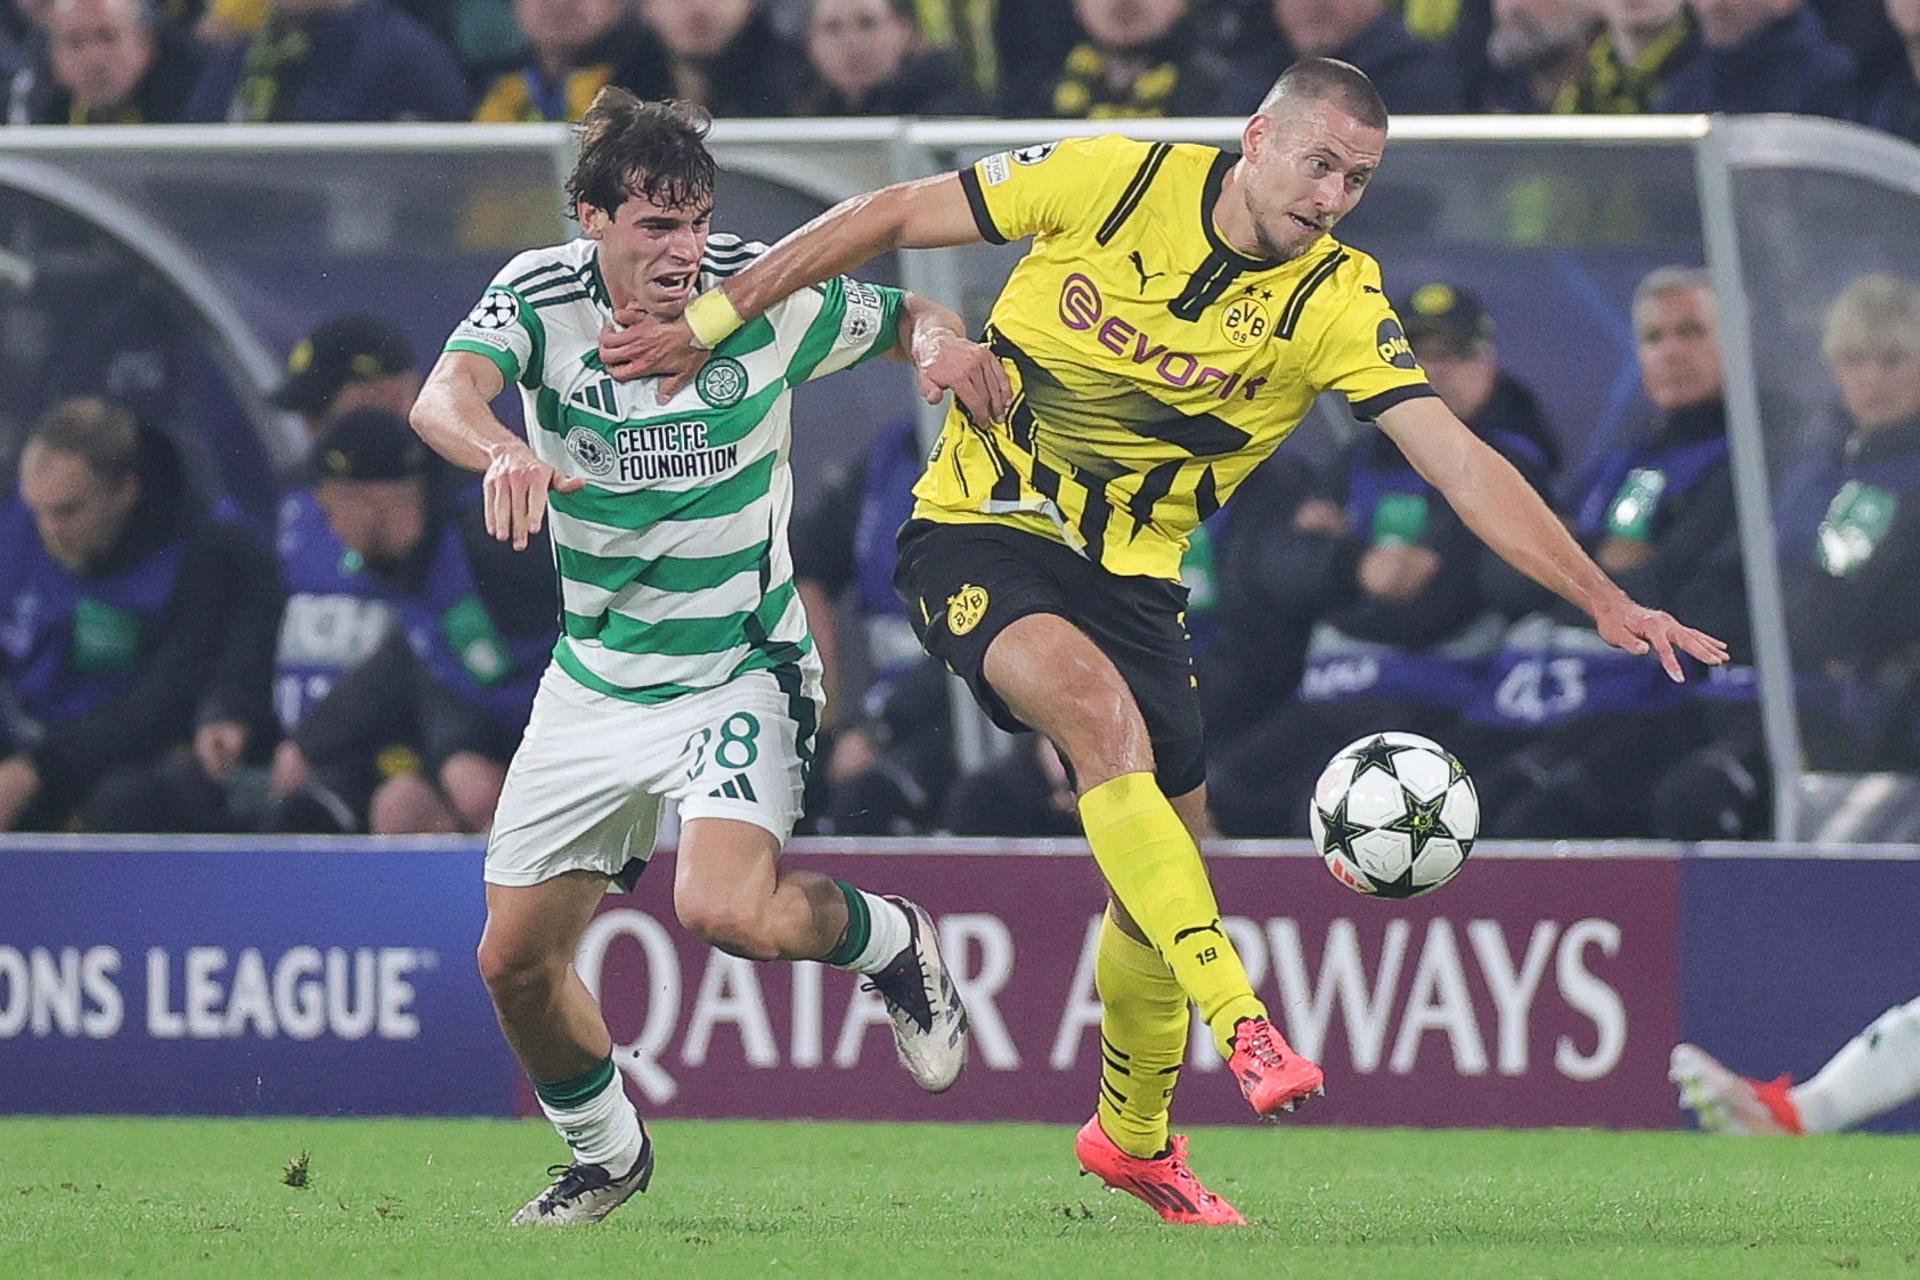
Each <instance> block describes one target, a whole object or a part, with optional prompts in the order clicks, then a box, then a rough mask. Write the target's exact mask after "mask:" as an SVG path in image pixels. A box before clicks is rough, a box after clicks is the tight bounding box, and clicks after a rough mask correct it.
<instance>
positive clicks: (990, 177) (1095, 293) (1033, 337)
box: [913, 135, 1433, 579]
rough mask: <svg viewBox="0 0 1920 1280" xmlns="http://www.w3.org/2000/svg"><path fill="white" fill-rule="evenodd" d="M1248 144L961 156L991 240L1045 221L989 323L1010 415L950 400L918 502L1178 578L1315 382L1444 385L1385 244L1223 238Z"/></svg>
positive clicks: (1399, 389)
mask: <svg viewBox="0 0 1920 1280" xmlns="http://www.w3.org/2000/svg"><path fill="white" fill-rule="evenodd" d="M1235 159H1236V157H1235V156H1233V155H1231V154H1228V153H1225V152H1222V151H1220V150H1219V149H1218V148H1216V147H1203V146H1188V145H1175V144H1170V143H1151V144H1149V143H1144V142H1135V141H1133V140H1132V139H1129V138H1123V137H1119V136H1117V135H1108V136H1105V137H1099V138H1085V139H1077V140H1074V141H1070V142H1062V143H1060V144H1058V145H1056V146H1044V147H1027V148H1023V149H1021V150H1018V151H1011V152H1003V153H1001V154H999V155H992V156H988V157H987V158H986V159H984V160H982V161H980V162H979V163H978V164H976V165H974V166H973V167H972V168H971V169H967V170H963V171H962V172H961V174H960V181H961V184H962V186H963V187H965V189H966V193H967V199H968V200H969V202H970V203H971V204H972V207H973V215H974V220H975V221H976V222H977V223H978V224H979V227H980V231H981V233H982V234H983V235H985V236H986V238H987V239H989V240H991V241H993V242H995V243H1005V242H1006V241H1009V240H1018V239H1021V238H1023V237H1026V236H1032V237H1033V247H1032V249H1031V250H1030V251H1029V252H1028V253H1027V256H1026V257H1024V258H1022V259H1021V260H1020V263H1019V265H1018V266H1016V267H1015V268H1014V269H1013V274H1012V275H1011V276H1010V277H1008V279H1007V284H1006V287H1005V288H1004V289H1003V290H1002V291H1001V293H1000V297H999V299H998V301H996V302H995V304H994V307H993V312H992V315H991V316H990V317H989V319H988V322H987V328H988V341H989V342H990V344H991V346H992V347H993V349H994V351H995V352H996V353H998V354H999V355H1000V357H1001V358H1002V360H1003V362H1004V363H1006V365H1007V366H1008V369H1009V374H1010V376H1011V378H1012V381H1013V386H1014V393H1015V394H1014V402H1013V411H1012V412H1011V413H1010V414H1009V415H1008V422H1007V424H1006V425H1005V426H1002V427H995V428H992V429H991V430H988V429H984V428H983V427H981V426H978V425H976V424H975V423H973V422H972V421H971V420H970V419H969V418H967V416H966V415H965V413H964V412H963V411H962V410H961V409H960V408H959V406H958V404H957V402H956V404H955V406H954V408H953V409H952V410H951V411H950V412H949V414H948V417H947V421H946V425H945V428H944V429H943V430H942V432H941V435H940V440H939V443H938V444H936V445H935V447H934V451H933V453H932V455H931V457H930V458H929V460H928V463H927V470H926V472H925V474H924V475H922V476H921V478H920V481H919V483H917V484H916V485H915V486H914V490H913V492H914V495H915V498H916V502H915V505H914V514H915V515H916V516H919V517H923V518H926V519H931V520H939V521H947V522H970V521H991V522H995V523H1005V524H1012V525H1015V526H1017V527H1019V528H1023V529H1028V530H1031V531H1032V532H1035V533H1039V534H1042V535H1044V536H1047V537H1051V538H1054V539H1055V540H1057V541H1064V542H1065V543H1067V545H1069V546H1072V547H1074V548H1075V549H1076V550H1079V551H1081V552H1082V553H1083V554H1085V555H1086V556H1088V557H1089V558H1090V559H1093V560H1096V561H1098V562H1099V563H1100V564H1102V565H1103V566H1105V567H1106V568H1107V569H1108V570H1110V571H1111V572H1114V573H1119V574H1130V575H1151V576H1156V577H1161V578H1176V579H1177V578H1178V577H1179V576H1180V558H1181V555H1182V554H1183V552H1184V551H1185V550H1186V545H1187V538H1188V536H1189V535H1190V534H1191V533H1192V532H1193V530H1194V528H1195V526H1196V525H1198V524H1199V523H1200V522H1201V521H1202V520H1204V519H1206V518H1207V517H1208V516H1210V515H1212V514H1213V513H1214V512H1215V511H1216V510H1218V509H1219V507H1220V504H1221V503H1223V502H1225V501H1226V500H1227V498H1228V496H1229V495H1231V494H1232V493H1233V491H1234V489H1235V488H1236V487H1237V486H1238V485H1239V484H1240V482H1241V481H1242V480H1244V479H1245V478H1246V476H1247V474H1248V473H1249V472H1250V471H1252V470H1253V469H1254V467H1256V466H1258V465H1259V464H1260V462H1261V461H1262V460H1264V459H1265V458H1266V457H1267V455H1268V454H1270V453H1272V452H1273V450H1274V449H1275V448H1276V447H1277V446H1278V445H1279V444H1280V442H1281V441H1282V440H1284V439H1286V438H1287V436H1288V434H1289V433H1291V432H1292V431H1293V429H1294V428H1295V427H1296V426H1298V425H1299V423H1300V420H1301V419H1302V418H1303V417H1305V416H1306V413H1307V410H1308V409H1309V408H1310V407H1311V406H1312V404H1313V400H1314V397H1315V396H1316V395H1318V394H1319V393H1321V392H1323V391H1338V392H1342V393H1344V394H1345V395H1346V397H1347V399H1348V401H1349V402H1350V403H1351V404H1352V406H1353V410H1354V412H1355V413H1356V414H1358V415H1360V416H1361V417H1371V416H1372V415H1374V414H1377V413H1378V412H1380V411H1381V410H1382V409H1385V408H1387V407H1388V406H1390V405H1393V404H1397V403H1399V402H1400V401H1403V400H1408V399H1412V398H1414V397H1416V396H1424V395H1432V394H1433V392H1432V390H1431V388H1429V387H1428V386H1427V380H1426V376H1425V375H1424V374H1423V373H1422V372H1421V371H1420V368H1419V366H1418V365H1417V364H1416V363H1415V362H1414V359H1413V352H1412V350H1411V349H1410V347H1409V346H1408V344H1407V339H1406V335H1405V333H1404V331H1403V330H1402V329H1401V327H1400V321H1399V319H1398V318H1397V317H1396V316H1395V315H1394V314H1393V309H1392V307H1390V306H1389V305H1388V303H1387V299H1386V297H1385V295H1384V294H1383V293H1382V286H1381V282H1380V269H1379V267H1378V266H1376V265H1375V263H1374V261H1373V259H1371V258H1369V257H1368V256H1367V255H1366V254H1364V253H1361V252H1359V251H1357V250H1354V249H1350V248H1347V247H1345V246H1343V245H1341V244H1339V243H1337V242H1335V241H1334V240H1333V239H1332V238H1330V237H1328V238H1323V239H1321V240H1319V241H1317V242H1315V244H1314V245H1313V247H1312V248H1310V249H1309V250H1308V251H1307V252H1306V253H1305V254H1303V255H1302V256H1300V257H1298V258H1295V259H1294V260H1292V261H1291V262H1273V261H1262V260H1260V259H1256V258H1249V257H1246V256H1245V255H1243V254H1241V253H1239V252H1237V251H1235V250H1234V249H1233V247H1232V246H1230V245H1228V244H1227V243H1226V241H1225V240H1223V239H1222V238H1221V236H1220V233H1219V231H1218V229H1217V228H1216V227H1215V226H1214V219H1213V206H1214V202H1215V201H1216V200H1217V199H1218V198H1219V195H1220V189H1221V184H1222V182H1223V181H1224V180H1225V178H1226V175H1227V171H1228V170H1229V169H1231V168H1232V167H1233V164H1234V161H1235Z"/></svg>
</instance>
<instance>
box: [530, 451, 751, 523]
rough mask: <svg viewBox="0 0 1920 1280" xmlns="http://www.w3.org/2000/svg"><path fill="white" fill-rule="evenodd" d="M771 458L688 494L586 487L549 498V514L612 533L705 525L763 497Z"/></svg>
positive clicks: (672, 490) (686, 492) (677, 490)
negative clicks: (670, 524) (672, 523)
mask: <svg viewBox="0 0 1920 1280" xmlns="http://www.w3.org/2000/svg"><path fill="white" fill-rule="evenodd" d="M776 457H777V455H775V454H771V453H769V454H767V455H766V456H765V457H763V458H761V459H760V460H759V461H758V462H754V463H751V464H749V465H747V466H745V467H742V468H741V469H740V470H739V471H738V472H737V473H735V474H734V475H731V476H728V477H727V478H726V479H725V480H719V481H715V482H714V483H713V484H708V485H700V486H699V487H697V488H693V489H671V490H657V489H643V490H639V491H637V492H631V493H618V492H613V491H610V490H606V489H601V488H598V487H596V486H594V485H591V484H590V485H588V486H587V487H586V488H584V489H582V490H580V491H579V492H578V493H551V494H548V495H547V502H548V504H549V505H551V506H552V507H553V509H554V510H555V511H559V512H561V513H563V514H565V515H569V516H572V517H573V518H574V519H576V520H591V521H592V522H593V523H595V524H599V525H606V526H608V527H610V528H614V529H644V528H646V527H647V526H648V525H651V524H656V523H658V522H659V521H662V520H710V519H712V518H713V517H715V516H730V515H733V514H734V513H735V512H739V511H744V510H745V509H746V508H748V507H750V506H752V505H753V504H754V503H755V502H757V501H759V500H760V499H761V498H764V497H766V496H767V492H768V490H769V489H770V488H771V487H772V485H773V465H774V462H775V461H776Z"/></svg>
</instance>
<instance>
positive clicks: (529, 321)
mask: <svg viewBox="0 0 1920 1280" xmlns="http://www.w3.org/2000/svg"><path fill="white" fill-rule="evenodd" d="M495 290H497V291H498V292H500V293H510V294H512V295H513V300H514V301H515V302H517V303H519V304H520V311H519V316H518V318H519V321H520V327H521V328H523V329H525V330H526V331H527V336H528V337H529V338H531V339H533V352H532V355H531V356H530V358H529V359H528V360H527V367H526V368H525V369H522V370H521V371H520V385H521V386H523V387H525V388H526V389H527V390H529V391H531V390H533V389H534V388H535V387H537V386H539V385H540V382H541V374H542V373H543V372H544V371H545V369H546V367H547V326H546V323H545V322H544V321H542V320H541V319H540V317H539V316H538V315H536V314H534V310H533V305H532V304H531V303H529V302H528V301H527V299H526V296H525V295H524V294H522V293H521V292H520V291H519V290H518V289H509V288H507V287H505V286H504V285H495V286H494V289H492V290H489V291H488V292H494V291H495Z"/></svg>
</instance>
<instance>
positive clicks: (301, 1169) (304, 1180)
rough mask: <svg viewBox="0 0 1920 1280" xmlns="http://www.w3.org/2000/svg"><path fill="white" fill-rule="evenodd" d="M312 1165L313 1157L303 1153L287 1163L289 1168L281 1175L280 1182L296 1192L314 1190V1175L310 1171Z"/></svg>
mask: <svg viewBox="0 0 1920 1280" xmlns="http://www.w3.org/2000/svg"><path fill="white" fill-rule="evenodd" d="M312 1163H313V1157H312V1156H311V1155H309V1154H308V1153H307V1152H305V1151H302V1152H301V1153H300V1154H299V1155H297V1156H295V1157H294V1158H293V1159H291V1160H289V1161H287V1167H286V1169H285V1171H284V1172H282V1173H281V1175H280V1181H282V1182H284V1183H286V1184H287V1185H288V1186H290V1187H292V1188H294V1189H295V1190H296V1191H310V1190H312V1189H313V1173H312V1171H311V1169H310V1166H311V1164H312Z"/></svg>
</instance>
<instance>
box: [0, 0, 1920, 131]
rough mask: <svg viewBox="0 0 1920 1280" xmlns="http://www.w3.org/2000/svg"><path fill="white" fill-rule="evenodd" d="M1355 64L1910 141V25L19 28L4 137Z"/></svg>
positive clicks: (4, 64)
mask: <svg viewBox="0 0 1920 1280" xmlns="http://www.w3.org/2000/svg"><path fill="white" fill-rule="evenodd" d="M1307 55H1324V56H1331V57H1335V58H1340V59H1344V60H1346V61H1348V62H1351V63H1353V64H1354V65H1356V66H1358V67H1359V68H1360V69H1361V70H1363V71H1365V72H1366V73H1367V74H1368V75H1369V76H1371V77H1372V78H1373V80H1374V82H1375V83H1376V84H1377V85H1378V86H1379V88H1380V91H1381V93H1382V95H1383V96H1384V98H1385V99H1386V103H1387V106H1388V108H1389V110H1391V111H1393V112H1395V113H1447V112H1593V113H1631V112H1649V111H1652V112H1698V111H1726V112H1763V111H1790V112H1800V113H1804V114H1810V115H1823V116H1832V117H1836V118H1840V119H1847V120H1857V121H1860V122H1862V123H1865V124H1868V125H1871V126H1873V127H1875V128H1879V129H1884V130H1887V131H1890V132H1892V133H1895V134H1898V135H1901V136H1904V137H1907V138H1915V139H1920V0H4V4H3V5H0V75H4V77H5V81H4V83H5V85H6V89H7V92H6V119H7V121H8V122H9V123H15V124H32V123H53V124H67V123H72V124H84V123H95V122H115V123H141V122H165V121H197V122H216V121H310V122H320V121H377V120H442V121H452V120H482V121H539V120H548V121H554V120H572V119H576V118H578V116H579V114H580V112H581V111H582V110H584V108H585V106H586V104H587V102H588V101H590V100H591V99H592V97H593V94H594V92H595V91H596V90H597V89H598V88H599V87H600V86H601V85H604V84H607V83H616V84H620V85H624V86H625V87H627V88H629V89H632V90H633V91H634V92H636V93H638V94H639V95H641V96H642V97H647V98H658V97H678V98H683V99H687V100H689V101H694V102H698V103H701V104H702V105H704V106H706V107H707V108H708V109H709V110H711V111H712V112H713V113H714V114H715V115H716V116H721V117H728V116H847V115H919V116H979V115H999V116H1008V117H1057V118H1066V119H1106V118H1113V119H1121V118H1137V117H1146V116H1196V115H1241V114H1245V113H1246V112H1248V111H1249V110H1251V109H1252V108H1253V107H1254V106H1255V105H1256V104H1258V102H1259V101H1260V98H1261V97H1262V96H1263V95H1264V94H1265V92H1266V90H1267V88H1268V86H1269V85H1271V84H1272V83H1273V80H1274V78H1275V77H1276V76H1277V75H1278V74H1279V72H1280V70H1281V69H1282V68H1284V67H1285V66H1286V65H1287V64H1288V63H1289V62H1290V61H1291V60H1293V59H1294V58H1296V57H1302V56H1307Z"/></svg>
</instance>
